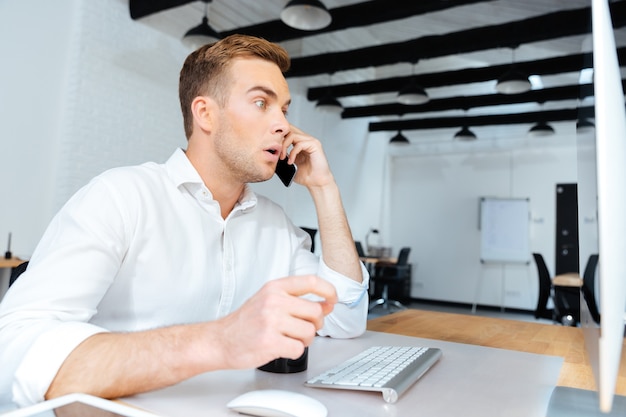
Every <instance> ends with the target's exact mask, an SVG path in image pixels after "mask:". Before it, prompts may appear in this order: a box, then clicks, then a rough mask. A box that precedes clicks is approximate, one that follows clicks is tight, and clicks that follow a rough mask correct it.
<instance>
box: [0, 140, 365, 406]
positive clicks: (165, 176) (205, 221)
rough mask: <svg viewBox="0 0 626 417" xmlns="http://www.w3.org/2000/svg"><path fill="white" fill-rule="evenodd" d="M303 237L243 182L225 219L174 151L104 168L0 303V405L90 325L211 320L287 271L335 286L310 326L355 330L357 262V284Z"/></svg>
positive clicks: (41, 380)
mask: <svg viewBox="0 0 626 417" xmlns="http://www.w3.org/2000/svg"><path fill="white" fill-rule="evenodd" d="M310 244H311V241H310V236H309V235H308V234H307V233H306V232H303V231H302V230H301V229H299V228H297V227H295V226H294V225H293V224H292V223H291V221H290V220H289V219H288V218H287V216H286V215H285V213H284V212H283V210H282V209H281V208H280V207H279V206H278V205H276V204H275V203H273V202H272V201H270V200H269V199H267V198H265V197H262V196H257V195H256V194H255V193H253V192H252V191H251V190H250V189H249V188H246V190H245V192H244V194H243V195H242V197H241V198H240V200H239V202H238V203H237V205H236V206H235V208H234V209H233V211H232V212H231V213H230V215H229V216H228V217H227V218H226V219H225V220H224V219H223V218H222V217H221V214H220V207H219V204H218V202H217V201H215V200H213V198H212V196H211V193H210V191H209V190H208V188H206V186H205V185H204V184H203V182H202V180H201V179H200V176H199V174H198V173H197V172H196V170H195V169H194V168H193V166H192V165H191V163H190V162H189V160H188V159H187V157H186V155H185V153H184V152H183V151H182V150H181V149H177V150H176V152H175V153H174V154H173V155H172V156H171V157H170V158H169V160H168V161H167V162H166V163H165V164H156V163H146V164H143V165H140V166H134V167H124V168H115V169H112V170H109V171H107V172H105V173H103V174H102V175H100V176H98V177H96V178H94V179H93V180H92V181H91V182H90V183H89V184H88V185H86V186H85V187H84V188H82V189H81V190H80V191H78V192H77V193H76V194H75V195H74V196H73V197H72V198H71V199H70V200H69V201H68V202H67V204H66V205H65V206H64V207H63V208H62V209H61V211H60V212H59V213H58V214H57V215H56V216H55V218H54V219H53V220H52V222H51V223H50V225H49V227H48V229H47V230H46V232H45V234H44V236H43V238H42V240H41V242H40V243H39V245H38V246H37V248H36V250H35V252H34V253H33V256H32V258H31V260H30V263H29V266H28V269H27V271H26V272H24V273H23V274H22V275H21V276H20V278H19V279H18V280H17V281H16V282H15V283H14V284H13V286H12V287H11V288H10V289H9V291H8V292H7V294H6V295H5V298H4V299H3V300H2V303H1V304H0V409H2V405H5V406H6V404H7V403H11V402H13V403H14V404H16V405H18V406H24V405H27V404H31V403H34V402H39V401H42V400H43V397H44V395H45V393H46V391H47V389H48V387H49V385H50V383H51V382H52V379H53V378H54V376H55V375H56V373H57V371H58V370H59V368H60V366H61V364H62V363H63V361H64V360H65V358H66V357H67V356H68V355H69V354H70V353H71V351H72V350H73V349H74V348H75V347H76V346H77V345H78V344H80V343H81V342H82V341H83V340H85V339H86V338H87V337H89V336H91V335H93V334H95V333H100V332H103V331H138V330H145V329H150V328H155V327H163V326H167V325H175V324H182V323H193V322H200V321H208V320H215V319H217V318H220V317H223V316H225V315H227V314H229V313H230V312H232V311H234V310H236V309H237V308H238V307H240V306H241V305H242V304H243V303H244V302H245V300H246V299H248V298H249V297H250V296H251V295H253V294H254V293H255V292H256V291H257V290H258V289H259V288H260V287H261V286H262V285H263V284H264V283H265V282H267V281H269V280H272V279H275V278H280V277H285V276H288V275H299V274H317V275H319V276H321V277H322V278H324V279H326V280H328V281H330V282H331V283H333V284H334V285H335V287H336V289H337V294H338V298H339V304H337V305H336V306H335V309H334V311H333V312H332V313H331V314H330V315H329V316H327V318H326V320H325V324H324V328H323V329H321V330H320V331H319V334H321V335H328V336H333V337H355V336H358V335H360V334H362V333H363V332H364V331H365V325H366V320H367V305H368V302H367V296H366V293H367V286H368V279H369V277H368V274H367V270H366V269H365V267H364V266H361V268H362V271H363V283H357V282H355V281H354V280H351V279H349V278H348V277H345V276H343V275H340V274H338V273H337V272H335V271H333V270H331V269H330V268H329V267H328V266H326V265H325V264H324V261H323V259H321V258H318V257H317V256H316V255H315V254H313V253H311V251H310V250H309V248H310Z"/></svg>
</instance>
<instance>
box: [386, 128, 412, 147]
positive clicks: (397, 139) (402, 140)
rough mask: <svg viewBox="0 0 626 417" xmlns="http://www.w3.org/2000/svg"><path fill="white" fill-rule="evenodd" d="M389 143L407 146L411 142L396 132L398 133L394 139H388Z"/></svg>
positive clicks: (399, 132)
mask: <svg viewBox="0 0 626 417" xmlns="http://www.w3.org/2000/svg"><path fill="white" fill-rule="evenodd" d="M389 143H390V144H391V145H408V144H410V143H411V142H410V141H409V140H408V139H407V137H406V136H404V135H403V134H402V132H401V131H399V130H398V133H397V134H396V135H395V136H394V137H392V138H391V139H389Z"/></svg>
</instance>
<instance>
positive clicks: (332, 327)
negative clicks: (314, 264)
mask: <svg viewBox="0 0 626 417" xmlns="http://www.w3.org/2000/svg"><path fill="white" fill-rule="evenodd" d="M318 274H319V276H320V277H322V278H324V279H325V280H327V281H329V282H331V283H332V284H333V285H334V286H335V289H336V291H337V299H338V302H337V304H335V308H334V309H333V311H332V313H330V314H329V315H328V316H326V320H325V321H324V327H323V328H322V329H320V330H319V331H318V334H319V335H320V336H331V337H336V338H352V337H357V336H360V335H362V334H363V333H364V332H365V329H366V326H367V309H368V306H369V297H368V288H369V273H368V272H367V269H366V268H365V266H364V265H363V264H362V263H361V274H362V276H363V281H362V282H356V281H354V280H353V279H350V278H348V277H346V276H344V275H342V274H339V273H338V272H336V271H334V270H332V269H331V268H330V267H328V265H326V264H325V263H324V259H323V257H322V258H320V265H319V271H318Z"/></svg>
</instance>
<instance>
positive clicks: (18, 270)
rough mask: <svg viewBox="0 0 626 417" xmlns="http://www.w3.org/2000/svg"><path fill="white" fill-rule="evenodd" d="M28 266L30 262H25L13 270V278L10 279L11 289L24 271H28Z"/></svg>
mask: <svg viewBox="0 0 626 417" xmlns="http://www.w3.org/2000/svg"><path fill="white" fill-rule="evenodd" d="M27 266H28V261H24V262H22V263H21V264H19V265H18V266H16V267H15V268H12V269H11V277H10V278H9V287H10V286H11V285H13V283H14V282H15V280H16V279H17V278H18V277H19V276H20V275H22V273H23V272H24V271H26V267H27Z"/></svg>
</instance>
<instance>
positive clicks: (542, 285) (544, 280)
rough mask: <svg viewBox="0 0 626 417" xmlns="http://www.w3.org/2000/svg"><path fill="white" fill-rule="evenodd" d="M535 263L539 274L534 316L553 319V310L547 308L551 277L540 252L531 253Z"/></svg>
mask: <svg viewBox="0 0 626 417" xmlns="http://www.w3.org/2000/svg"><path fill="white" fill-rule="evenodd" d="M533 258H534V259H535V265H537V274H538V276H539V298H538V299H537V307H536V308H535V318H536V319H539V318H544V319H550V320H554V317H555V311H554V310H553V309H548V300H549V299H551V298H552V279H551V278H550V272H549V271H548V267H547V266H546V262H545V261H544V260H543V256H541V254H540V253H533Z"/></svg>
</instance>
